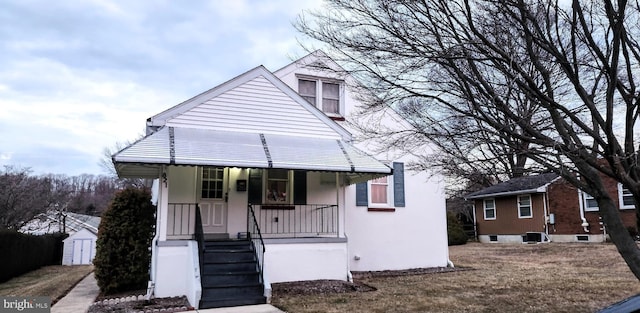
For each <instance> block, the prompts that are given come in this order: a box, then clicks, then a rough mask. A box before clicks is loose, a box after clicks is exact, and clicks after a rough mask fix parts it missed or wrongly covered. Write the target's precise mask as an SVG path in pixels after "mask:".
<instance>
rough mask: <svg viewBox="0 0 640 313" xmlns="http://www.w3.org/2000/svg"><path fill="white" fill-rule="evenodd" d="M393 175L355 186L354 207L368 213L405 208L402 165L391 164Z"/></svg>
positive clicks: (398, 163) (397, 163) (399, 163)
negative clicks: (364, 208)
mask: <svg viewBox="0 0 640 313" xmlns="http://www.w3.org/2000/svg"><path fill="white" fill-rule="evenodd" d="M392 167H393V175H390V176H384V177H380V178H376V179H372V180H370V181H369V182H364V183H359V184H356V206H366V207H368V208H369V211H389V212H393V211H395V209H396V208H400V207H404V206H405V197H404V163H401V162H393V163H392Z"/></svg>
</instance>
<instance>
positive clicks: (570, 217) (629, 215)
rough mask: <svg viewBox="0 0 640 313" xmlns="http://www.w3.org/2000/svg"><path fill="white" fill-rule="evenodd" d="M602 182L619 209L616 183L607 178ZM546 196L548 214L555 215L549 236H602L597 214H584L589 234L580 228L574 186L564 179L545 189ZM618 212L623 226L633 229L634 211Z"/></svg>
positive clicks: (578, 207)
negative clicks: (547, 199) (547, 196)
mask: <svg viewBox="0 0 640 313" xmlns="http://www.w3.org/2000/svg"><path fill="white" fill-rule="evenodd" d="M603 180H604V183H605V186H606V188H607V192H608V193H609V195H610V196H611V198H612V199H613V200H614V202H615V203H616V206H618V207H620V205H619V200H618V183H617V182H616V181H615V180H613V179H611V178H608V177H604V178H603ZM547 194H548V195H549V214H551V213H553V214H554V215H555V225H550V227H549V234H551V235H554V234H558V235H571V234H602V229H601V225H600V216H599V214H598V212H585V218H586V219H587V222H588V223H589V227H588V230H589V232H588V233H585V231H584V229H583V227H582V226H581V224H582V220H581V219H580V202H579V201H581V199H580V198H579V195H578V190H577V189H576V188H575V187H574V186H572V185H571V184H569V183H568V182H566V181H565V180H564V179H560V180H558V181H556V182H554V183H552V184H551V185H550V186H549V187H548V188H547ZM620 211H621V212H620V213H621V215H622V220H623V222H624V224H625V225H626V226H627V227H634V228H635V225H636V216H635V210H633V209H631V210H628V209H627V210H620Z"/></svg>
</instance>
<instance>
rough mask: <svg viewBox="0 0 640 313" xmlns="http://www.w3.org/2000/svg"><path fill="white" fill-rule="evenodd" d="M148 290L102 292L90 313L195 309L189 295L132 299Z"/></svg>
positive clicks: (135, 312) (131, 312)
mask: <svg viewBox="0 0 640 313" xmlns="http://www.w3.org/2000/svg"><path fill="white" fill-rule="evenodd" d="M145 293H146V290H135V291H128V292H122V293H117V294H111V295H104V294H100V295H99V296H98V297H97V298H96V302H95V303H94V304H93V305H92V306H91V307H89V310H88V311H87V312H88V313H107V312H109V313H139V312H144V313H147V312H159V311H161V312H166V313H171V312H183V311H187V310H193V307H192V306H191V305H190V304H189V301H188V300H187V297H184V296H182V297H168V298H153V299H151V300H149V301H145V300H131V299H132V298H134V297H135V298H141V297H142V296H141V295H144V294H145Z"/></svg>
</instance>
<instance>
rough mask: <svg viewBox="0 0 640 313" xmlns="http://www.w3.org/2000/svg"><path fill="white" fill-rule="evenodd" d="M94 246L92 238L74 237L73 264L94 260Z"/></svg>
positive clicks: (87, 262)
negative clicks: (92, 252)
mask: <svg viewBox="0 0 640 313" xmlns="http://www.w3.org/2000/svg"><path fill="white" fill-rule="evenodd" d="M92 248H93V240H91V239H74V240H73V256H72V258H71V264H73V265H76V264H90V263H91V261H93V260H92V255H91V250H92Z"/></svg>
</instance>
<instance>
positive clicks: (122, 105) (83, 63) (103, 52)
mask: <svg viewBox="0 0 640 313" xmlns="http://www.w3.org/2000/svg"><path fill="white" fill-rule="evenodd" d="M321 6H322V3H321V0H268V1H260V0H211V1H205V0H189V1H169V0H154V1H151V0H145V1H131V0H74V1H71V0H56V1H44V0H3V1H0V167H1V166H6V165H9V166H14V167H18V168H30V169H31V170H32V173H33V174H36V175H39V174H47V173H52V174H66V175H70V176H73V175H80V174H96V175H97V174H106V172H105V170H104V169H103V168H102V167H101V166H100V165H99V162H100V160H101V159H104V149H105V148H111V149H113V147H115V145H116V143H117V142H125V141H132V140H135V139H137V138H138V137H140V136H141V135H143V133H144V129H145V121H146V119H147V118H148V117H151V116H153V115H155V114H157V113H160V112H162V111H164V110H165V109H168V108H170V107H172V106H174V105H176V104H178V103H180V102H182V101H184V100H187V99H189V98H191V97H192V96H195V95H197V94H199V93H201V92H203V91H206V90H208V89H210V88H212V87H215V86H217V85H218V84H220V83H223V82H225V81H227V80H229V79H231V78H233V77H235V76H237V75H240V74H242V73H244V72H245V71H247V70H250V69H252V68H254V67H256V66H259V65H264V66H265V67H266V68H267V69H270V70H272V71H275V70H277V69H279V68H281V67H283V66H285V65H287V64H289V63H290V62H291V61H292V60H295V59H297V58H299V57H302V56H304V55H305V54H306V51H305V49H304V48H303V47H302V46H301V42H302V43H304V45H306V46H309V40H308V39H306V38H304V36H303V35H302V34H301V33H298V32H297V31H296V29H295V28H294V27H293V25H292V24H293V22H294V21H295V20H296V18H297V16H298V15H299V14H300V13H302V12H303V11H305V10H316V9H319V8H321ZM0 170H1V168H0Z"/></svg>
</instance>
